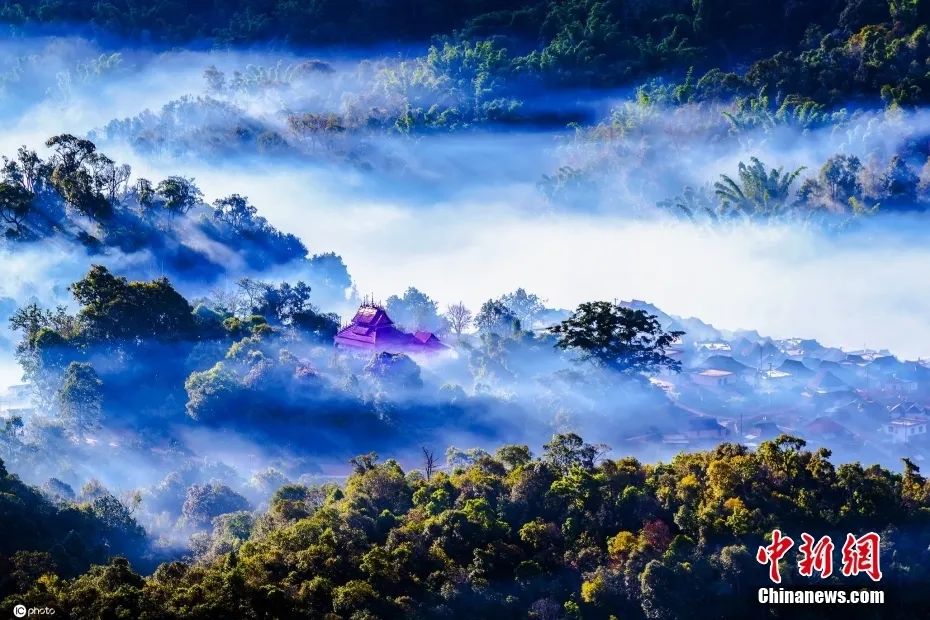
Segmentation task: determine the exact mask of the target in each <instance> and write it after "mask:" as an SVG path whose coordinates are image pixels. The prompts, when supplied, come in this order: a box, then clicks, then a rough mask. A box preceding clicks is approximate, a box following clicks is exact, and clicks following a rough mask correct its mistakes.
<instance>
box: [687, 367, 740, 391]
mask: <svg viewBox="0 0 930 620" xmlns="http://www.w3.org/2000/svg"><path fill="white" fill-rule="evenodd" d="M734 380H735V377H734V375H733V373H732V372H729V371H727V370H716V369H713V368H711V369H708V370H696V371H694V372H692V373H691V381H693V382H694V383H695V384H697V385H703V386H705V387H724V386H727V385H730V384H732V383H733V382H734Z"/></svg>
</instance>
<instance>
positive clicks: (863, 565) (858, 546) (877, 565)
mask: <svg viewBox="0 0 930 620" xmlns="http://www.w3.org/2000/svg"><path fill="white" fill-rule="evenodd" d="M801 541H802V542H801V544H800V545H798V573H800V574H801V576H803V577H812V576H813V575H814V573H815V572H816V573H818V574H819V575H820V578H821V579H826V578H827V577H829V576H830V575H832V574H833V549H834V545H833V540H832V539H831V538H830V537H829V536H822V537H821V538H820V539H819V540H815V539H814V537H813V536H811V535H810V534H807V533H803V534H801ZM880 543H881V537H880V536H879V535H878V534H876V533H875V532H869V533H868V534H864V535H862V536H858V537H857V536H856V535H855V534H846V542H845V543H843V548H842V566H841V568H840V572H841V574H842V575H843V576H844V577H854V576H856V575H858V574H860V573H863V574H865V575H868V576H869V578H870V579H871V580H872V581H880V580H881V578H882V569H881V562H880V560H879V557H878V554H879V544H880ZM792 547H794V540H793V539H792V538H791V537H789V536H785V535H784V534H782V532H781V530H777V529H776V530H772V542H771V544H769V545H766V546H764V547H759V550H758V551H757V552H756V561H757V562H758V563H759V564H762V565H766V564H767V565H768V567H769V579H771V580H772V582H773V583H781V574H780V573H779V569H778V562H779V560H781V559H782V558H783V557H785V554H786V553H788V551H790V550H791V548H792Z"/></svg>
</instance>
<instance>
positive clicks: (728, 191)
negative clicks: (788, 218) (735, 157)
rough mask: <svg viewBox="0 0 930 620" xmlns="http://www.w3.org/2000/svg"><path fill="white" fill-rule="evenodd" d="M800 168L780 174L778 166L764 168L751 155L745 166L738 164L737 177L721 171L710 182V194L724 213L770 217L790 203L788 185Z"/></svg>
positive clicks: (789, 186)
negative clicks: (716, 179) (711, 188)
mask: <svg viewBox="0 0 930 620" xmlns="http://www.w3.org/2000/svg"><path fill="white" fill-rule="evenodd" d="M803 170H804V168H803V167H802V168H798V169H796V170H794V171H793V172H789V173H787V174H786V173H784V172H783V170H782V169H781V168H777V169H776V168H773V169H771V170H768V169H767V168H766V167H765V164H763V163H762V162H761V161H759V160H758V159H757V158H755V157H752V158H750V160H749V165H748V166H747V165H746V164H744V163H743V162H740V163H739V166H738V170H737V178H736V179H734V178H732V177H730V176H727V175H725V174H722V175H720V181H717V182H716V183H714V193H716V194H717V198H718V199H719V200H720V202H721V203H722V208H723V211H724V212H730V213H733V214H737V215H745V216H749V217H759V216H773V215H780V214H783V213H785V212H786V211H787V210H788V208H789V206H790V204H789V200H790V198H791V185H792V184H793V183H794V181H795V180H796V179H797V178H798V176H799V175H800V174H801V172H802V171H803Z"/></svg>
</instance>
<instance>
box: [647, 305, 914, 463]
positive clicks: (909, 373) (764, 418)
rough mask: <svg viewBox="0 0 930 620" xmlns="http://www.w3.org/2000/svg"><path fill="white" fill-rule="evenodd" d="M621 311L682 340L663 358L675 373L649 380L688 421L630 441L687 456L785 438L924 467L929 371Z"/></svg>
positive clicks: (883, 356) (796, 341) (877, 353)
mask: <svg viewBox="0 0 930 620" xmlns="http://www.w3.org/2000/svg"><path fill="white" fill-rule="evenodd" d="M630 305H632V306H637V307H644V309H647V310H649V311H652V312H653V313H658V314H659V316H660V319H662V320H663V325H664V326H665V328H666V329H669V330H680V331H684V332H686V334H685V336H683V337H682V338H680V339H678V341H677V342H675V344H674V346H673V348H672V349H671V351H670V352H669V355H671V356H673V357H674V358H676V359H677V360H678V361H680V362H681V364H682V372H681V373H677V374H676V373H663V374H662V375H661V376H657V377H653V378H652V379H650V381H651V382H652V383H653V384H654V385H656V386H657V387H659V388H660V389H662V390H663V391H664V392H665V393H666V394H667V395H668V397H669V398H670V399H671V401H672V402H673V403H674V405H675V407H676V408H678V409H680V410H682V411H683V412H685V413H686V414H687V415H685V416H682V418H681V419H683V420H684V421H685V422H684V424H683V425H682V428H681V430H680V431H679V432H675V433H667V434H663V435H662V436H661V438H658V437H652V438H633V439H634V440H657V439H660V440H661V441H662V442H663V443H664V444H666V445H671V446H680V447H681V448H682V449H683V450H685V449H689V450H690V449H698V448H706V447H708V445H712V444H715V443H718V442H720V441H723V440H727V441H736V442H739V443H743V444H746V445H749V446H755V445H758V443H759V442H761V441H765V440H767V439H772V438H774V437H777V436H778V435H780V434H782V433H787V434H790V435H794V436H798V437H801V438H803V439H805V440H807V441H808V443H809V444H812V445H813V446H826V447H830V448H835V449H844V448H847V449H851V450H856V451H866V452H868V453H872V452H873V451H874V453H877V454H882V453H885V454H887V455H888V456H889V457H890V458H898V457H900V456H904V455H908V456H912V457H914V458H916V459H917V460H918V461H922V460H923V459H924V458H925V457H930V451H928V450H927V449H926V448H927V447H928V446H930V444H928V435H927V431H928V426H930V363H928V362H926V361H921V360H916V361H905V360H900V359H898V358H897V357H895V356H894V355H892V354H891V353H890V352H888V351H885V350H873V349H862V350H858V351H844V350H842V349H839V348H833V347H826V346H823V345H821V344H820V343H819V342H817V341H816V340H810V339H801V338H790V339H787V340H777V339H773V338H767V337H763V336H761V335H759V334H758V333H757V332H755V331H735V332H726V331H721V330H717V329H714V328H713V327H711V326H709V325H707V324H705V323H703V322H701V321H699V320H696V319H678V318H675V317H670V316H668V315H663V314H661V312H660V311H658V310H657V309H656V308H654V307H653V306H650V305H649V304H644V303H643V302H635V301H634V302H631V304H630Z"/></svg>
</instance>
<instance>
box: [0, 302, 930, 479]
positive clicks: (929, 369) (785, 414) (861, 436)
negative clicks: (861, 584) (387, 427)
mask: <svg viewBox="0 0 930 620" xmlns="http://www.w3.org/2000/svg"><path fill="white" fill-rule="evenodd" d="M621 303H623V304H624V305H627V306H629V307H632V308H637V309H642V310H645V311H647V312H649V313H651V314H654V315H656V316H657V317H658V318H659V320H660V322H661V323H662V324H663V327H664V329H666V330H667V331H673V330H674V331H683V332H685V335H684V336H682V337H680V338H679V339H677V340H676V341H675V342H674V344H673V345H672V347H671V348H670V349H669V350H667V351H666V354H667V355H669V356H671V357H673V358H674V359H676V360H677V361H679V362H680V363H681V372H680V373H675V372H671V371H666V372H663V373H661V374H659V375H656V376H653V377H650V379H649V382H650V383H651V384H652V386H653V387H654V388H656V389H657V390H661V391H662V392H663V393H664V394H665V396H666V397H667V398H668V403H669V407H668V409H669V411H670V412H671V414H672V415H671V417H670V419H672V420H674V423H673V429H672V430H671V432H669V429H668V426H667V425H665V426H664V427H663V428H662V430H656V431H654V432H647V433H644V434H638V435H635V436H630V437H623V438H621V440H622V441H621V443H624V444H627V445H628V446H630V447H635V446H636V445H637V444H641V445H646V444H648V445H651V446H656V445H661V446H664V447H666V448H669V449H672V450H674V451H691V450H699V449H706V448H709V447H712V446H714V445H716V444H719V443H720V442H723V441H732V442H737V443H742V444H744V445H748V446H750V447H754V446H757V445H758V444H759V443H760V442H762V441H765V440H769V439H773V438H775V437H777V436H779V435H781V434H790V435H793V436H798V437H801V438H803V439H805V440H807V442H808V443H809V444H810V445H811V446H812V447H813V446H825V447H829V448H831V449H834V450H848V451H849V452H850V453H857V454H858V453H864V454H869V455H873V454H874V455H876V457H884V459H886V460H895V459H897V458H900V457H901V456H908V457H910V458H912V459H914V460H915V461H916V462H917V463H918V464H919V463H921V462H923V461H925V460H926V459H928V458H930V450H928V448H930V435H928V428H930V361H922V360H916V361H915V360H911V361H906V360H900V359H898V358H897V357H895V356H894V355H892V354H891V353H890V352H888V351H885V350H872V349H862V350H858V351H844V350H842V349H839V348H834V347H826V346H823V345H821V344H820V343H819V342H817V341H816V340H811V339H800V338H791V339H787V340H778V339H773V338H769V337H764V336H761V335H760V334H759V333H758V332H756V331H745V330H743V331H733V332H730V331H725V330H718V329H716V328H714V327H712V326H710V325H708V324H706V323H704V322H702V321H700V320H698V319H694V318H690V319H682V318H678V317H674V316H671V315H667V314H665V313H663V312H662V311H661V310H659V309H658V308H656V307H655V306H653V305H651V304H648V303H645V302H641V301H631V302H621ZM560 312H563V311H550V315H549V316H548V317H547V319H549V320H552V319H553V318H556V317H557V316H558V314H559V313H560ZM566 314H567V313H566ZM536 331H539V330H536ZM334 346H335V347H336V348H337V349H341V350H350V351H355V352H357V353H360V354H362V355H369V354H371V353H372V352H378V353H380V354H381V355H388V356H389V357H394V354H400V353H406V354H413V355H414V356H418V355H429V354H434V353H437V352H442V351H447V350H449V349H450V348H454V347H453V346H451V345H450V344H446V343H444V342H443V341H442V339H441V338H440V336H438V335H436V334H434V333H431V332H426V331H414V332H409V333H408V332H406V331H404V330H403V329H402V328H400V327H399V326H397V325H396V324H395V323H394V321H392V320H391V318H390V317H389V316H388V313H387V311H386V310H385V308H383V307H382V306H380V305H377V304H374V303H364V304H363V305H362V306H361V307H360V308H359V309H358V311H357V312H356V314H355V315H354V317H353V318H352V320H351V321H350V322H348V323H347V324H345V325H343V327H342V328H341V329H340V330H339V332H338V333H337V335H336V336H335V338H334ZM33 412H34V410H33V405H32V403H31V388H30V386H28V385H13V386H10V387H8V388H7V389H6V390H5V391H0V417H2V418H5V419H7V420H8V421H9V420H17V419H19V420H22V418H24V417H29V416H30V415H31V414H32V413H33ZM20 423H21V422H20ZM9 424H10V423H9V422H8V426H9ZM8 430H9V429H8ZM615 447H617V448H619V447H620V446H615Z"/></svg>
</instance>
